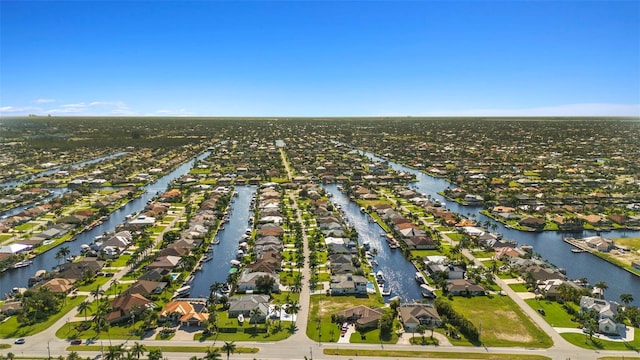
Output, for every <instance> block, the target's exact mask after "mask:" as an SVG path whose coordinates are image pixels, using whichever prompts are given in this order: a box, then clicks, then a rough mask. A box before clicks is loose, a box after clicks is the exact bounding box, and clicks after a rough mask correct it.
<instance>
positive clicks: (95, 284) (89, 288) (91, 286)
mask: <svg viewBox="0 0 640 360" xmlns="http://www.w3.org/2000/svg"><path fill="white" fill-rule="evenodd" d="M109 280H111V278H110V277H106V276H96V277H95V278H94V281H93V282H92V283H91V284H88V285H83V286H79V287H78V291H93V290H95V289H96V287H98V286H102V285H104V284H106V283H107V282H108V281H109Z"/></svg>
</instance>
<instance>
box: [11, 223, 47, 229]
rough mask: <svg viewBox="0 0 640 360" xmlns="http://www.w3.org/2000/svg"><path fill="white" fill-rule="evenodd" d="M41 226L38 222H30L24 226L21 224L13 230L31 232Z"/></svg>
mask: <svg viewBox="0 0 640 360" xmlns="http://www.w3.org/2000/svg"><path fill="white" fill-rule="evenodd" d="M38 225H40V224H39V223H37V222H32V221H28V222H26V223H24V224H20V225H18V226H14V227H13V229H14V230H18V231H29V230H31V229H33V228H34V227H36V226H38Z"/></svg>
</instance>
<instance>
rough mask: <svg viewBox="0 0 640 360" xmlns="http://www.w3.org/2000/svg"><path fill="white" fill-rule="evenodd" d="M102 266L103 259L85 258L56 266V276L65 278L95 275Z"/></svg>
mask: <svg viewBox="0 0 640 360" xmlns="http://www.w3.org/2000/svg"><path fill="white" fill-rule="evenodd" d="M103 266H104V261H102V260H97V259H96V258H90V257H88V258H85V259H83V260H81V261H78V262H72V263H65V264H62V265H60V266H59V267H58V269H59V270H58V277H60V278H65V279H75V280H77V279H82V277H83V276H85V275H87V274H93V275H95V274H96V273H97V272H99V271H100V269H102V267H103Z"/></svg>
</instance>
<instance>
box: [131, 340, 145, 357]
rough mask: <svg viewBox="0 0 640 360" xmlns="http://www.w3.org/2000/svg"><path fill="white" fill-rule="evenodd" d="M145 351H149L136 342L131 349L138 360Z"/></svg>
mask: <svg viewBox="0 0 640 360" xmlns="http://www.w3.org/2000/svg"><path fill="white" fill-rule="evenodd" d="M145 350H147V348H146V347H145V346H144V345H142V344H140V343H139V342H137V341H136V342H135V343H134V344H133V346H132V347H131V354H132V355H133V356H135V357H136V359H140V356H142V355H144V352H145Z"/></svg>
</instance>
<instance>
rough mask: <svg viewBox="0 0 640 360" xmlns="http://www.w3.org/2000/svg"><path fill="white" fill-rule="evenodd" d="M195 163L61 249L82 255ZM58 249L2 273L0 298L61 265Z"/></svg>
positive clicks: (149, 188) (154, 185) (163, 179)
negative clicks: (20, 266)
mask: <svg viewBox="0 0 640 360" xmlns="http://www.w3.org/2000/svg"><path fill="white" fill-rule="evenodd" d="M209 154H210V152H205V153H204V154H201V155H199V156H198V157H197V159H198V160H202V159H204V158H206V157H207V156H209ZM194 162H195V160H194V159H193V160H190V161H187V162H185V163H183V164H182V165H180V166H179V167H177V168H176V169H175V170H173V171H172V172H170V173H169V174H167V175H165V176H163V177H161V178H159V179H158V180H157V181H156V182H154V183H152V184H149V185H147V186H145V187H144V190H145V192H144V193H143V194H142V196H140V197H139V198H137V199H135V200H133V201H131V202H129V203H128V204H126V205H125V206H124V207H121V208H120V209H118V210H116V211H114V212H113V213H112V214H111V215H109V218H108V219H107V220H106V221H105V222H103V223H102V224H100V225H99V226H96V227H95V228H93V229H91V230H89V231H85V232H83V233H82V234H79V235H78V236H77V237H76V240H74V241H71V242H65V243H63V244H61V245H58V247H60V246H67V247H69V250H70V251H71V254H73V255H77V254H79V253H80V250H81V248H80V245H82V244H89V243H91V242H93V241H94V240H95V237H96V236H99V235H102V234H103V233H105V232H107V231H113V230H115V228H116V226H117V225H119V224H122V223H124V222H125V220H126V216H127V215H129V214H132V213H138V212H140V211H142V210H143V209H144V207H145V206H146V204H147V202H148V201H149V200H150V199H152V198H153V197H154V196H156V195H158V194H159V193H162V192H164V191H166V190H167V186H168V185H169V184H170V183H171V182H172V181H173V180H175V179H176V178H178V177H180V176H181V175H184V174H186V173H187V172H189V170H190V169H191V168H192V167H193V164H194ZM56 249H57V248H54V249H51V250H49V251H47V252H46V253H44V254H40V255H38V256H36V257H35V258H33V264H31V265H29V266H26V267H23V268H19V269H9V270H7V271H5V272H2V273H0V298H3V297H5V295H6V294H8V293H10V292H11V289H12V288H14V287H27V285H28V282H29V278H30V277H31V276H33V275H34V274H35V273H36V271H38V270H40V269H42V270H47V271H49V270H51V269H52V268H53V267H55V266H57V265H58V260H56V258H55V255H56V251H57V250H56Z"/></svg>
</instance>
